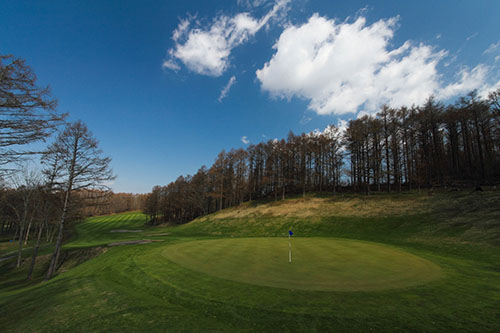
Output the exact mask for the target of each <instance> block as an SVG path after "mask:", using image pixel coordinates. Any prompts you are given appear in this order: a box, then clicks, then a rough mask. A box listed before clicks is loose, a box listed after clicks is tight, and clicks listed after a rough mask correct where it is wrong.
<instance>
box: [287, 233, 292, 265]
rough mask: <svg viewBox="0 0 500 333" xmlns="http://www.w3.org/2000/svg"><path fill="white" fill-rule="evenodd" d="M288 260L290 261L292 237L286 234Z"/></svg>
mask: <svg viewBox="0 0 500 333" xmlns="http://www.w3.org/2000/svg"><path fill="white" fill-rule="evenodd" d="M288 262H292V237H291V236H290V234H288Z"/></svg>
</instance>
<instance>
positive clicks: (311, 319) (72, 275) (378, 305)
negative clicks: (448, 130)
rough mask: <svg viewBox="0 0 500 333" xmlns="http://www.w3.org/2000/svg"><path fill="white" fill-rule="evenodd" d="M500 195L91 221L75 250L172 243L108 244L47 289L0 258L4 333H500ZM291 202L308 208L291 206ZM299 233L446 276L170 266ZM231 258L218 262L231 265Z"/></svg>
mask: <svg viewBox="0 0 500 333" xmlns="http://www.w3.org/2000/svg"><path fill="white" fill-rule="evenodd" d="M499 194H500V192H499V191H491V192H457V193H434V194H433V195H432V196H428V195H427V193H425V194H424V193H422V194H421V195H419V194H417V193H410V194H400V195H398V194H391V195H387V194H381V195H379V194H376V195H372V196H369V197H366V196H361V195H359V196H358V195H347V196H344V197H329V196H324V195H323V196H318V197H315V196H311V197H309V198H305V199H302V198H294V199H290V200H286V201H283V202H277V203H274V202H264V203H262V202H253V203H247V204H245V205H246V206H243V207H240V208H233V209H231V210H230V211H223V212H220V213H218V214H215V215H211V216H207V217H204V218H200V219H198V220H196V221H194V222H192V223H189V224H186V225H183V226H178V227H159V228H158V227H157V228H146V227H143V224H144V222H145V217H144V216H143V215H141V214H139V213H132V214H121V215H114V216H110V217H99V218H94V219H89V220H88V221H86V222H84V223H82V224H80V225H78V226H77V229H76V236H75V238H74V239H72V240H71V241H70V242H68V243H67V244H66V246H65V249H66V250H71V251H82V250H83V251H87V250H89V251H99V250H91V249H92V248H94V247H95V246H103V245H105V244H109V243H111V242H115V241H128V240H139V239H143V238H144V237H147V238H152V239H157V240H163V242H152V243H150V244H143V245H130V246H119V247H112V248H108V249H107V251H106V252H104V253H102V254H101V255H99V256H97V257H94V258H93V259H90V260H87V261H85V262H83V263H80V264H78V265H76V266H74V267H73V266H72V267H73V268H70V269H68V270H67V271H66V272H64V273H61V274H59V275H58V276H57V277H55V278H54V279H52V280H51V281H49V282H41V277H42V276H43V273H44V265H45V263H44V260H43V259H42V260H40V264H39V266H37V269H36V271H35V279H34V281H32V282H26V281H24V277H25V271H24V270H25V268H24V267H25V266H23V268H22V269H21V270H16V269H14V268H13V267H12V261H7V262H1V263H0V308H1V310H2V311H1V312H0V331H2V332H28V331H29V332H47V331H78V332H89V331H92V332H97V331H99V332H114V331H116V332H123V331H124V330H127V331H153V332H156V331H162V332H163V331H231V332H234V331H258V332H264V331H349V332H353V331H360V332H366V331H380V332H387V331H415V332H422V331H426V332H427V331H439V332H443V331H447V332H458V331H480V332H498V331H500V306H499V305H500V284H499V283H498V281H500V268H499V265H498V263H499V262H500V249H499V246H498V245H499V237H498V223H497V222H498V221H499V220H500V215H499V214H500V213H499V211H500V207H499V205H498V203H499V201H498V198H499ZM293 200H295V201H296V203H299V202H301V205H302V206H301V210H294V208H292V207H290V206H293V204H292V205H290V202H288V201H293ZM308 201H309V202H310V204H309V203H308ZM391 202H392V203H391ZM354 203H356V204H354ZM261 205H264V206H265V207H261V208H259V207H260V206H261ZM280 206H283V207H281V208H279V207H280ZM287 206H288V208H286V209H285V207H287ZM271 207H274V208H271ZM341 207H342V208H341ZM346 207H350V208H349V209H347V208H346ZM270 208H271V209H270ZM238 209H239V210H240V213H238V214H240V215H235V214H237V213H235V212H236V211H238ZM247 209H261V211H264V212H265V213H264V214H262V213H257V212H256V211H255V210H252V212H251V213H249V212H244V210H247ZM275 209H285V210H282V211H281V213H280V214H278V213H277V212H278V211H277V210H275ZM358 209H359V210H364V212H359V211H358ZM287 210H288V211H289V212H290V210H291V211H295V213H293V214H292V213H286V212H285V211H287ZM347 212H349V213H347ZM301 213H304V214H309V216H308V217H301V216H298V214H301ZM220 214H230V215H227V216H226V217H224V218H222V217H221V215H220ZM231 214H232V215H231ZM241 214H243V215H241ZM356 214H357V215H356ZM289 228H293V230H294V232H295V235H296V236H299V237H301V238H304V239H306V240H308V239H310V240H311V241H314V239H313V237H321V238H327V237H337V238H342V239H344V240H345V241H348V240H351V241H352V242H354V243H358V241H359V240H362V241H369V242H377V243H380V244H385V245H386V246H388V247H389V248H392V249H396V250H397V251H404V252H403V253H405V254H406V253H409V254H411V255H414V256H417V257H419V258H423V259H424V260H426V261H428V262H431V263H432V264H433V265H437V266H439V267H440V270H441V273H442V277H441V278H438V279H435V280H433V281H428V282H426V283H423V284H419V285H415V286H407V287H404V288H397V289H387V290H369V291H367V290H365V291H314V290H300V289H293V290H292V289H287V288H274V287H269V286H263V285H256V284H255V283H245V282H241V281H235V280H230V279H227V278H221V277H218V276H215V275H214V274H212V273H210V272H200V269H199V267H191V268H189V267H186V264H185V262H179V263H176V262H174V259H172V258H171V259H172V260H170V259H168V255H169V253H168V251H169V250H168V249H169V247H171V246H180V247H183V246H187V244H189V243H188V242H196V241H205V240H207V241H208V239H214V241H217V240H221V241H222V240H223V239H228V238H229V239H231V241H234V242H238V241H244V239H238V237H245V239H249V237H274V236H279V237H282V236H286V232H287V230H288V229H289ZM113 229H128V230H137V229H142V230H143V232H142V233H111V232H110V231H111V230H113ZM255 239H257V238H255ZM183 244H185V245H183ZM215 250H216V249H213V251H215ZM47 251H48V250H47ZM231 252H232V250H231V249H226V251H222V253H220V254H219V256H218V257H217V258H219V259H220V260H222V261H224V257H225V256H226V255H227V256H231ZM326 253H328V251H326ZM325 255H328V254H325ZM214 256H215V254H214ZM69 262H80V259H78V258H74V260H70V261H69ZM209 264H210V262H206V265H207V267H208V266H209ZM25 265H26V264H25ZM230 266H231V265H229V264H227V265H226V267H230ZM242 271H243V269H242V270H241V272H242ZM238 272H240V271H238ZM241 272H240V273H241ZM207 273H210V274H207ZM261 275H264V274H261ZM305 275H306V274H305ZM305 275H304V276H305ZM254 276H255V275H254ZM264 277H265V276H264ZM264 277H263V278H264ZM27 314H29V315H27Z"/></svg>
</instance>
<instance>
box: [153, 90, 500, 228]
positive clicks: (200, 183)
mask: <svg viewBox="0 0 500 333" xmlns="http://www.w3.org/2000/svg"><path fill="white" fill-rule="evenodd" d="M499 181H500V89H498V90H496V91H494V92H492V93H490V94H489V95H488V97H486V98H482V97H481V96H479V95H478V93H477V91H472V92H470V93H469V94H467V95H466V96H462V97H460V98H458V100H457V101H456V102H455V103H454V104H449V105H445V104H443V103H442V102H440V101H438V99H437V98H435V97H434V96H431V97H429V98H428V99H427V101H426V102H425V103H424V104H423V105H421V106H411V107H407V106H402V107H399V108H392V107H390V106H388V105H383V106H382V107H381V110H380V111H379V112H378V113H376V114H375V115H363V116H361V117H359V118H357V119H353V120H350V121H349V122H347V124H346V126H335V125H329V126H328V127H327V128H326V129H325V130H324V131H318V130H316V131H313V132H310V133H302V134H301V135H296V134H294V133H292V132H290V133H289V135H288V137H287V139H281V140H277V139H275V140H269V141H267V142H262V143H259V144H256V145H250V146H248V148H246V149H243V148H240V149H231V150H230V151H229V152H226V151H224V150H223V151H221V152H220V153H219V154H218V156H217V158H216V159H215V162H214V163H213V165H212V166H211V167H210V168H207V167H205V166H202V167H201V168H200V169H199V170H198V171H197V172H196V173H195V174H194V175H187V176H180V177H178V178H177V179H176V180H175V181H174V182H171V183H170V184H168V185H166V186H155V187H154V188H153V189H152V192H151V193H150V194H149V196H148V197H147V199H146V203H145V208H144V212H145V213H146V214H148V216H149V218H150V221H151V223H152V224H159V223H165V222H173V223H185V222H188V221H190V220H192V219H194V218H196V217H198V216H201V215H205V214H209V213H212V212H215V211H217V210H221V209H224V208H227V207H231V206H234V205H238V204H240V203H242V202H244V201H249V200H254V199H263V198H268V199H274V200H278V199H284V198H285V197H286V196H287V195H297V194H305V193H308V192H330V193H332V194H336V193H337V192H339V191H343V192H345V191H351V192H357V193H365V194H370V193H371V192H381V191H387V192H391V191H395V192H401V191H410V190H420V189H421V188H426V189H430V188H435V187H450V188H451V189H453V190H458V189H460V188H463V187H475V188H477V189H479V190H480V189H481V186H483V185H495V184H498V183H499Z"/></svg>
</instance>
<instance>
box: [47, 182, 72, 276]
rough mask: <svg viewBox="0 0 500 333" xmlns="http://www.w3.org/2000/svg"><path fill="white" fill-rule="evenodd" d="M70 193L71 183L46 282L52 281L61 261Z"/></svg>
mask: <svg viewBox="0 0 500 333" xmlns="http://www.w3.org/2000/svg"><path fill="white" fill-rule="evenodd" d="M70 191H71V183H70V185H69V186H68V190H67V191H66V196H65V199H64V207H63V213H62V215H61V223H60V224H59V233H58V235H57V241H56V249H55V251H54V254H53V255H52V258H51V260H50V266H49V271H48V272H47V277H46V278H45V280H50V279H51V278H52V275H54V272H55V270H56V267H57V261H58V260H59V254H60V253H61V247H62V241H63V233H64V222H65V220H66V213H67V212H68V203H69V194H70Z"/></svg>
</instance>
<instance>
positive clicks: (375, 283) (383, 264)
mask: <svg viewBox="0 0 500 333" xmlns="http://www.w3.org/2000/svg"><path fill="white" fill-rule="evenodd" d="M162 255H163V256H164V257H165V258H167V259H169V260H171V261H173V262H175V263H177V264H179V265H181V266H183V267H186V268H189V269H191V270H194V271H199V272H202V273H206V274H209V275H211V276H215V277H219V278H222V279H227V280H233V281H239V282H244V283H250V284H255V285H260V286H268V287H275V288H284V289H301V290H318V291H369V290H384V289H393V288H404V287H409V286H415V285H419V284H424V283H426V282H429V281H432V280H435V279H438V278H440V277H441V276H442V274H441V269H440V268H439V267H438V266H437V265H435V264H433V263H431V262H429V261H427V260H424V259H422V258H419V257H417V256H415V255H411V254H409V253H407V252H404V251H400V250H398V249H396V248H394V247H388V246H384V245H381V244H376V243H368V242H360V241H353V240H342V239H335V238H316V237H309V238H294V239H293V257H292V258H293V259H292V262H291V263H290V262H289V261H288V259H289V258H288V239H286V238H278V237H273V238H239V239H234V238H233V239H217V240H201V241H191V242H183V243H179V244H175V245H171V246H166V247H165V249H164V250H163V251H162Z"/></svg>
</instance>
